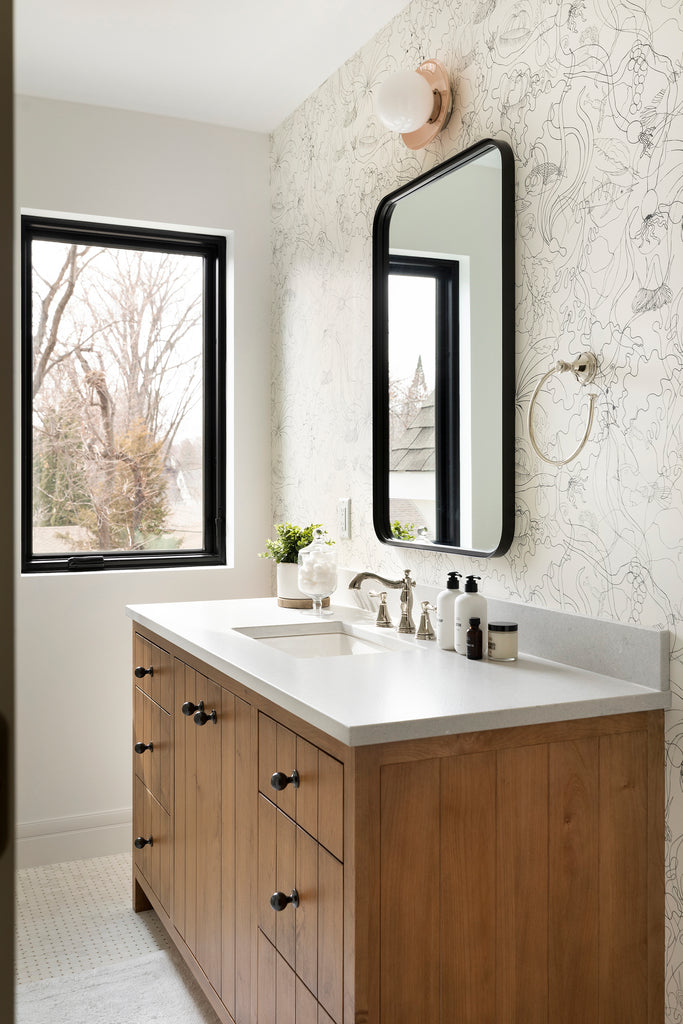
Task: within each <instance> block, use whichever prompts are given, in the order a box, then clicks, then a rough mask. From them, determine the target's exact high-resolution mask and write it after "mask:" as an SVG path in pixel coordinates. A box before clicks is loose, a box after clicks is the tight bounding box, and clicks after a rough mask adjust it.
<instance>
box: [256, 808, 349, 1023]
mask: <svg viewBox="0 0 683 1024" xmlns="http://www.w3.org/2000/svg"><path fill="white" fill-rule="evenodd" d="M258 849H259V858H258V889H257V892H258V925H259V928H260V929H261V931H262V932H263V934H264V935H265V936H266V938H268V939H269V940H270V942H271V943H272V945H273V946H274V947H275V948H276V949H277V951H278V953H279V954H280V955H281V956H282V958H283V959H284V960H285V961H286V963H288V964H289V966H290V967H291V968H292V970H293V971H294V972H295V973H296V975H297V977H298V978H299V979H300V980H301V981H302V982H303V983H304V985H305V986H306V987H307V988H308V989H309V991H310V992H312V993H313V995H315V996H316V997H317V999H318V1001H319V1002H320V1003H321V1004H322V1005H323V1006H324V1008H325V1010H326V1011H327V1012H328V1013H329V1014H330V1016H331V1017H332V1019H333V1020H335V1021H338V1022H341V1019H342V1017H341V1013H342V990H343V984H342V965H343V955H342V954H343V903H344V898H343V896H344V893H343V889H344V878H343V873H344V869H343V865H342V864H341V863H340V862H339V861H338V860H337V859H336V858H335V857H333V856H332V855H331V854H330V853H328V851H327V850H325V849H324V848H323V847H322V846H320V844H319V843H316V842H315V841H314V840H313V839H312V838H311V836H309V835H308V833H306V832H304V830H303V829H302V828H300V827H299V826H297V825H295V824H294V822H293V821H292V820H291V819H290V818H288V817H287V816H286V815H285V814H283V813H282V811H279V810H277V808H276V807H275V806H274V805H273V804H272V803H271V802H270V801H269V800H267V799H266V798H265V797H264V796H263V795H261V796H259V845H258ZM275 893H278V894H280V897H281V898H282V899H283V900H285V899H286V900H288V901H290V902H287V903H286V904H285V905H284V907H283V909H281V910H277V909H275V908H274V907H273V905H272V904H271V897H272V896H273V895H274V894H275Z"/></svg>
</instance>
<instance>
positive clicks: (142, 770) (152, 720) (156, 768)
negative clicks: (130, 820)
mask: <svg viewBox="0 0 683 1024" xmlns="http://www.w3.org/2000/svg"><path fill="white" fill-rule="evenodd" d="M138 744H142V745H143V746H144V747H146V748H147V749H146V750H142V749H138V750H136V749H135V748H136V746H137V745H138ZM150 745H151V749H149V747H150ZM172 760H173V758H172V747H171V716H170V715H169V714H168V713H167V712H166V711H164V709H163V708H161V707H160V706H159V705H158V704H155V702H154V701H153V700H152V699H151V697H148V696H147V694H146V693H143V691H142V690H141V689H140V688H139V687H138V686H136V687H135V713H134V716H133V767H134V770H135V774H136V776H137V777H138V778H139V779H140V780H141V781H142V782H143V783H144V785H145V786H146V787H147V789H148V790H149V791H150V793H151V794H152V796H154V797H156V799H157V800H158V801H159V803H160V804H161V806H162V807H163V808H164V809H165V810H167V811H168V812H169V813H170V811H171V764H172Z"/></svg>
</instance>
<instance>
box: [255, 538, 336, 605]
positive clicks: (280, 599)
mask: <svg viewBox="0 0 683 1024" xmlns="http://www.w3.org/2000/svg"><path fill="white" fill-rule="evenodd" d="M318 529H322V526H321V524H320V523H311V524H310V526H295V525H294V524H293V523H276V524H275V535H276V536H275V539H274V540H272V539H269V540H267V541H266V550H265V551H262V552H261V553H260V554H259V558H272V559H273V561H274V562H275V564H276V566H277V603H278V604H279V605H282V606H283V607H284V608H312V607H313V602H312V601H311V599H310V597H306V595H305V594H302V593H301V591H300V590H299V586H298V575H299V566H298V560H299V551H300V549H301V548H305V547H308V545H309V544H311V543H312V541H313V531H314V530H318ZM332 543H333V541H328V544H332ZM329 603H330V599H329V597H328V598H327V599H326V601H323V604H324V605H325V606H327V605H329Z"/></svg>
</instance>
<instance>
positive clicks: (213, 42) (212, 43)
mask: <svg viewBox="0 0 683 1024" xmlns="http://www.w3.org/2000/svg"><path fill="white" fill-rule="evenodd" d="M406 2H407V0H248V2H244V0H243V2H237V0H192V2H191V3H188V0H14V11H15V14H14V18H15V80H16V90H17V92H20V93H24V94H25V95H29V96H43V97H48V98H50V99H59V100H70V101H73V102H79V103H92V104H97V105H100V106H107V107H120V108H123V109H125V110H138V111H143V112H145V113H152V114H164V115H167V116H170V117H183V118H190V119H191V120H194V121H208V122H211V123H214V124H221V125H228V126H230V127H233V128H243V129H248V130H252V131H257V132H269V131H271V130H272V129H273V128H275V127H277V125H278V124H280V123H281V122H282V121H283V120H284V118H285V117H287V115H288V114H290V113H291V112H292V111H293V110H294V109H296V107H297V106H299V104H300V103H302V102H303V100H304V99H306V97H307V96H309V95H310V94H311V93H312V92H313V91H314V90H315V89H317V87H318V86H319V85H321V84H322V82H324V81H325V79H326V78H328V77H329V75H331V74H332V73H333V72H334V71H335V70H336V69H337V68H338V67H340V66H341V65H342V64H343V63H344V61H345V60H347V58H348V57H350V56H351V55H352V54H353V53H355V51H356V50H357V49H358V48H359V47H360V46H362V45H363V44H364V43H365V42H367V41H368V39H370V38H371V37H372V36H373V35H374V34H375V32H377V31H378V29H380V28H382V26H383V25H385V24H386V23H387V22H388V21H390V20H391V18H392V17H393V16H394V15H395V14H396V13H397V12H398V11H400V10H402V9H403V8H404V7H405V6H406Z"/></svg>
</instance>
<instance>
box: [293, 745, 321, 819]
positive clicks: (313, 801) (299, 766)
mask: <svg viewBox="0 0 683 1024" xmlns="http://www.w3.org/2000/svg"><path fill="white" fill-rule="evenodd" d="M296 770H297V771H298V773H299V789H298V791H297V794H296V820H297V824H298V825H301V827H302V828H304V829H306V831H307V832H308V833H309V835H312V836H314V837H316V838H317V836H318V748H317V747H314V746H313V744H312V743H309V742H308V740H304V739H302V738H301V736H297V738H296Z"/></svg>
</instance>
